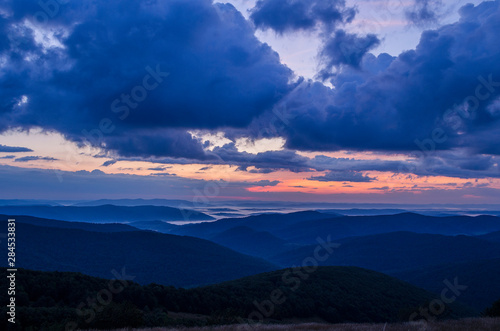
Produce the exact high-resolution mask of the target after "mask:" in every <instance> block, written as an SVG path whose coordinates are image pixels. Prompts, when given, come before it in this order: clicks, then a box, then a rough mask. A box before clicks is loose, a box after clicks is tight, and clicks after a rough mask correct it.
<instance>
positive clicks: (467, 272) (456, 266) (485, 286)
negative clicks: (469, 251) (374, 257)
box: [393, 258, 500, 311]
mask: <svg viewBox="0 0 500 331" xmlns="http://www.w3.org/2000/svg"><path fill="white" fill-rule="evenodd" d="M499 275H500V258H496V259H478V260H476V261H467V262H458V263H447V264H443V265H439V266H433V267H429V268H426V269H425V270H422V269H420V268H417V269H415V270H408V271H405V272H399V273H394V274H393V276H394V277H397V278H399V279H402V280H405V281H407V282H409V283H411V284H414V285H416V286H419V287H422V288H424V289H426V290H428V291H431V292H434V293H439V292H440V291H442V290H443V288H444V287H445V285H444V284H443V281H444V280H445V279H448V280H450V281H451V282H453V281H454V279H455V277H456V278H457V280H458V283H459V284H460V285H462V286H466V287H467V288H466V289H465V290H463V291H460V296H459V297H458V300H460V302H463V303H465V304H468V305H469V306H471V307H475V308H477V309H479V310H480V311H483V310H484V309H485V308H487V307H489V306H491V305H492V304H493V302H495V301H496V300H498V298H500V284H499V283H498V276H499Z"/></svg>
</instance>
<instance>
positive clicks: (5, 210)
mask: <svg viewBox="0 0 500 331" xmlns="http://www.w3.org/2000/svg"><path fill="white" fill-rule="evenodd" d="M0 213H1V214H6V215H27V216H35V217H42V218H51V219H58V220H65V221H82V222H102V223H104V222H120V223H124V222H134V221H156V220H162V221H209V220H213V219H214V218H213V217H212V216H209V215H207V214H204V213H201V212H198V211H194V210H189V209H182V208H174V207H167V206H115V205H100V206H48V205H44V206H36V205H33V206H1V205H0Z"/></svg>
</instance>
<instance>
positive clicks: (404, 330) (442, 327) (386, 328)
mask: <svg viewBox="0 0 500 331" xmlns="http://www.w3.org/2000/svg"><path fill="white" fill-rule="evenodd" d="M251 330H255V331H283V330H291V331H309V330H311V331H340V330H345V331H483V330H484V331H499V330H500V318H471V319H463V320H453V321H443V322H432V323H427V322H423V321H420V322H411V323H402V324H320V323H302V324H280V325H252V326H249V325H225V326H214V327H200V328H151V329H119V330H113V331H251ZM89 331H97V330H89Z"/></svg>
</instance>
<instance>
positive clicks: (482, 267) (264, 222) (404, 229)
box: [157, 212, 500, 310]
mask: <svg viewBox="0 0 500 331" xmlns="http://www.w3.org/2000/svg"><path fill="white" fill-rule="evenodd" d="M499 229H500V218H498V217H493V216H477V217H469V216H446V217H432V216H425V215H419V214H414V213H402V214H397V215H385V216H381V215H377V216H350V217H345V216H339V215H333V216H332V215H328V214H324V213H318V212H300V213H291V214H279V215H276V214H275V215H260V216H252V217H247V218H240V219H225V220H220V221H216V222H211V223H204V224H189V225H183V226H180V227H173V226H171V225H170V226H169V227H168V228H167V227H161V225H160V224H158V225H157V230H158V231H166V232H170V233H176V234H184V235H192V236H198V237H201V238H206V239H209V240H211V241H214V242H216V243H219V244H221V245H224V246H226V247H229V248H231V249H234V250H236V251H238V252H241V253H244V254H249V255H253V256H256V257H261V258H265V259H267V260H268V261H270V262H272V263H274V264H277V265H279V266H281V267H289V266H293V265H301V264H302V262H303V261H304V260H307V258H309V257H310V256H312V255H313V253H314V251H315V248H316V246H317V245H318V238H320V239H321V240H323V241H328V240H330V241H332V242H333V243H336V244H337V246H338V247H336V248H335V250H334V252H333V254H330V255H329V256H328V257H327V258H326V259H324V260H322V261H318V263H319V264H320V265H324V266H339V265H340V266H342V265H344V266H358V267H363V268H367V269H372V270H376V271H379V272H383V273H386V274H389V275H393V276H397V277H399V278H401V279H403V280H406V281H409V282H411V283H412V284H414V285H417V286H422V287H423V288H425V289H427V290H431V291H434V292H440V291H441V290H442V289H443V288H444V287H445V285H444V284H443V282H444V281H445V280H447V279H448V280H454V279H455V278H457V279H458V281H459V282H460V283H461V284H464V285H463V286H467V291H465V292H464V293H461V296H460V300H463V301H464V302H466V303H468V304H470V305H472V306H474V307H475V308H476V309H478V310H483V309H484V308H485V307H487V306H489V305H491V303H492V302H493V301H494V300H496V299H497V298H498V297H500V283H498V282H497V281H494V280H493V279H492V277H494V276H493V275H498V274H500V264H498V263H497V260H496V259H498V258H500V241H499V240H498V238H499V235H498V234H499V233H500V232H498V230H499ZM495 231H496V232H495ZM479 262H480V263H479Z"/></svg>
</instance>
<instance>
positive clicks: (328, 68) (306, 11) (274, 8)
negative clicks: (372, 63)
mask: <svg viewBox="0 0 500 331" xmlns="http://www.w3.org/2000/svg"><path fill="white" fill-rule="evenodd" d="M355 15H356V9H355V8H350V7H346V3H345V1H342V0H329V1H319V0H315V1H309V0H286V1H282V0H259V1H258V2H257V4H256V5H255V8H253V9H252V11H251V15H250V18H251V19H252V20H253V22H254V23H255V26H256V27H257V28H260V29H263V30H266V29H272V30H274V31H276V32H277V33H280V34H283V33H285V32H292V31H296V30H318V31H320V35H321V37H322V39H323V45H322V47H321V50H320V52H319V56H320V59H321V60H322V61H321V62H322V63H321V65H322V68H321V72H320V74H319V75H318V76H319V77H320V78H322V79H324V80H326V79H328V78H329V77H331V76H332V75H333V74H334V73H335V72H336V71H337V70H336V68H337V67H339V66H353V67H356V68H357V67H358V66H359V63H360V62H361V59H362V58H363V56H364V55H365V54H366V53H367V52H368V51H369V50H371V49H372V48H374V47H376V46H378V44H379V43H380V41H379V39H378V38H377V37H376V36H375V35H373V34H368V35H366V36H360V35H358V34H354V33H346V32H345V31H344V30H342V29H338V27H339V26H341V25H344V24H346V23H350V22H351V21H352V20H353V19H354V17H355Z"/></svg>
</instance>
